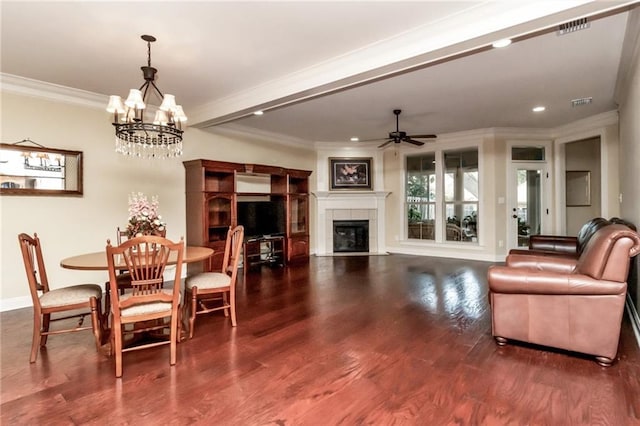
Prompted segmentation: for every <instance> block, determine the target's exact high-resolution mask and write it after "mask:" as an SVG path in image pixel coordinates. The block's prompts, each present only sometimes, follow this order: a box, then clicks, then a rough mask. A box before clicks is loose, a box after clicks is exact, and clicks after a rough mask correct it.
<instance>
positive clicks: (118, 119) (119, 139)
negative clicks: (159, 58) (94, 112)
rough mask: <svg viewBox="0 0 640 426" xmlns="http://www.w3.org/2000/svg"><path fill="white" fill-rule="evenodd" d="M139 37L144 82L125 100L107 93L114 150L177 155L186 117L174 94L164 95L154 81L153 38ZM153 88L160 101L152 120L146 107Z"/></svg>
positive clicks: (144, 155)
mask: <svg viewBox="0 0 640 426" xmlns="http://www.w3.org/2000/svg"><path fill="white" fill-rule="evenodd" d="M141 38H142V40H144V41H146V42H147V65H146V66H143V67H140V69H141V70H142V75H143V77H144V83H143V84H142V86H140V88H139V89H131V90H130V91H129V96H128V97H127V99H126V100H125V101H124V103H123V102H122V98H120V96H110V97H109V104H108V105H107V111H108V112H110V113H112V114H113V126H114V127H115V128H116V152H118V153H120V154H123V155H128V156H133V157H140V158H171V157H179V156H181V155H182V133H183V130H182V123H184V122H186V121H187V116H186V115H185V114H184V111H183V110H182V106H180V105H176V98H175V96H173V95H169V94H166V95H163V94H162V92H161V91H160V89H158V86H156V84H155V82H154V81H155V76H156V72H158V70H157V69H155V68H153V67H152V66H151V43H153V42H154V41H156V38H155V37H153V36H150V35H143V36H141ZM149 88H151V90H149ZM154 91H155V93H156V95H158V96H159V98H160V100H161V101H162V102H161V104H160V107H159V108H158V110H157V111H156V113H155V117H154V119H153V121H151V120H146V119H145V110H146V109H147V98H148V95H149V94H150V92H154ZM146 118H149V117H146Z"/></svg>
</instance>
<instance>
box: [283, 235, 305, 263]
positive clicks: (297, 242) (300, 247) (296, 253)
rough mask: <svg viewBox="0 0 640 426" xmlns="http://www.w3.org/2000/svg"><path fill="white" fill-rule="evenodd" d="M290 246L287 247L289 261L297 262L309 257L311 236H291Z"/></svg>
mask: <svg viewBox="0 0 640 426" xmlns="http://www.w3.org/2000/svg"><path fill="white" fill-rule="evenodd" d="M288 245H289V247H288V248H287V261H289V262H295V261H296V260H308V259H309V238H308V237H293V238H289V244H288Z"/></svg>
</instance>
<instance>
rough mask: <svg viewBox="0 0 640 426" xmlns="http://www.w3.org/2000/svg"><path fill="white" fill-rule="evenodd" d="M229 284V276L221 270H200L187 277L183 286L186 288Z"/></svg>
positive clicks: (215, 286) (205, 287) (216, 286)
mask: <svg viewBox="0 0 640 426" xmlns="http://www.w3.org/2000/svg"><path fill="white" fill-rule="evenodd" d="M229 284H231V277H230V276H229V275H227V274H223V273H222V272H201V273H199V274H195V275H193V276H191V277H188V278H187V280H186V282H185V286H186V287H187V288H189V289H190V288H193V287H198V289H200V290H202V289H207V288H221V287H228V286H229Z"/></svg>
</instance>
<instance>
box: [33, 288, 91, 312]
mask: <svg viewBox="0 0 640 426" xmlns="http://www.w3.org/2000/svg"><path fill="white" fill-rule="evenodd" d="M92 297H95V298H96V299H100V298H101V297H102V289H101V288H100V286H99V285H97V284H78V285H72V286H69V287H63V288H57V289H55V290H50V291H48V292H46V293H44V294H43V295H42V296H40V306H42V307H43V308H51V307H54V306H68V305H75V304H77V303H83V302H86V301H87V300H89V299H90V298H92Z"/></svg>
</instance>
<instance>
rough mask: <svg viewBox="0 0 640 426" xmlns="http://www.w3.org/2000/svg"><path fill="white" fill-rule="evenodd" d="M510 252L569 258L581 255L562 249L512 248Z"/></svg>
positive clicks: (576, 257)
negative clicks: (562, 250) (561, 250)
mask: <svg viewBox="0 0 640 426" xmlns="http://www.w3.org/2000/svg"><path fill="white" fill-rule="evenodd" d="M509 254H510V255H511V254H521V255H525V256H550V257H561V258H562V257H564V258H569V259H578V258H579V257H580V256H579V255H578V253H566V252H560V251H549V250H527V249H511V250H509Z"/></svg>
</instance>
